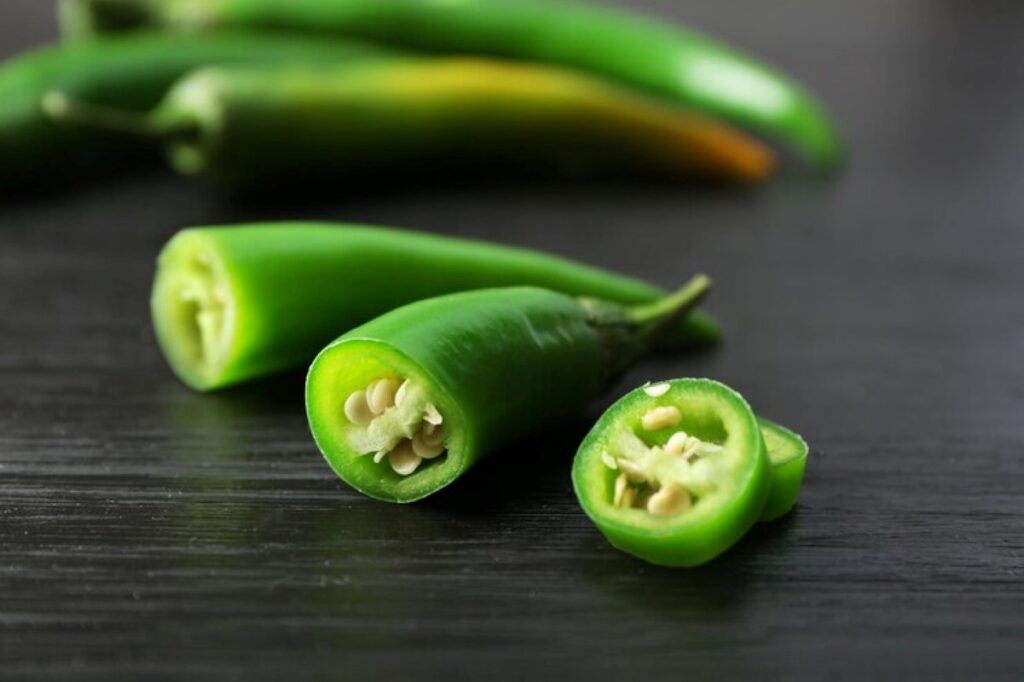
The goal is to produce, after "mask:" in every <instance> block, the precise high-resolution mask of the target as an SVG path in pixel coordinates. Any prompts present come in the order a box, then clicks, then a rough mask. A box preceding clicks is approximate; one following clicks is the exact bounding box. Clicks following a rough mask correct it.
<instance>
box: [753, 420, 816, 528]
mask: <svg viewBox="0 0 1024 682" xmlns="http://www.w3.org/2000/svg"><path fill="white" fill-rule="evenodd" d="M757 421H758V423H759V424H760V425H761V435H762V436H764V444H765V447H766V448H767V449H768V460H769V461H770V462H771V464H772V487H771V491H770V492H769V493H768V501H767V502H765V504H764V509H763V510H762V511H761V518H760V519H759V520H760V521H774V520H775V519H778V518H781V517H783V516H785V515H786V514H787V513H789V510H791V509H792V508H793V505H795V504H796V498H797V497H798V496H799V495H800V487H801V486H802V485H803V480H804V469H805V468H806V467H807V452H808V448H807V443H806V442H805V441H804V439H803V438H801V437H800V436H799V435H798V434H796V433H793V432H792V431H790V430H789V429H787V428H786V427H784V426H779V425H778V424H776V423H775V422H773V421H769V420H768V419H765V418H763V417H758V418H757Z"/></svg>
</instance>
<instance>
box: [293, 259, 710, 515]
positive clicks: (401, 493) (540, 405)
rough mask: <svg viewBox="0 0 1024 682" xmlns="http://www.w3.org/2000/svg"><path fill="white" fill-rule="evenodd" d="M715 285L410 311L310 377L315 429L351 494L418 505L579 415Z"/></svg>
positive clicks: (349, 344) (476, 294)
mask: <svg viewBox="0 0 1024 682" xmlns="http://www.w3.org/2000/svg"><path fill="white" fill-rule="evenodd" d="M708 286H709V281H708V279H707V278H706V277H703V276H698V277H695V278H694V279H693V280H691V282H690V283H689V284H688V285H687V286H686V287H684V288H682V289H680V290H679V291H677V292H676V293H675V294H672V295H670V296H668V297H666V298H664V299H662V300H660V301H657V302H655V303H652V304H647V305H644V306H637V307H623V306H620V305H617V304H614V303H609V302H605V301H598V300H596V299H590V300H587V299H576V298H573V297H570V296H566V295H565V294H560V293H555V292H552V291H549V290H547V289H537V288H530V287H513V288H504V289H481V290H477V291H468V292H461V293H457V294H449V295H447V296H440V297H437V298H431V299H426V300H422V301H417V302H416V303H411V304H409V305H407V306H404V307H402V308H399V309H397V310H393V311H391V312H390V313H386V314H384V315H382V316H381V317H378V318H376V319H375V320H372V321H370V322H367V323H366V324H364V325H362V326H360V327H357V328H356V329H353V330H352V331H350V332H348V333H347V334H344V335H343V336H341V337H339V338H338V339H337V340H335V341H334V342H333V343H331V344H330V345H328V346H327V347H326V348H325V349H324V350H323V351H322V352H321V353H320V354H319V355H318V356H317V357H316V359H315V360H314V361H313V364H312V366H311V367H310V369H309V376H308V377H307V380H306V412H307V415H308V417H309V424H310V429H311V430H312V433H313V437H314V438H315V439H316V442H317V445H318V446H319V447H320V450H321V451H322V452H323V454H324V457H326V458H327V461H328V463H329V464H330V465H331V467H332V468H333V469H334V471H335V473H337V474H338V476H340V477H341V478H342V479H344V480H345V481H346V482H348V483H349V484H350V485H351V486H352V487H354V488H356V489H357V490H359V491H361V492H363V493H365V494H367V495H369V496H370V497H374V498H377V499H381V500H386V501H389V502H412V501H414V500H418V499H421V498H423V497H426V496H427V495H430V494H431V493H433V492H436V491H437V490H439V489H441V488H443V487H444V486H446V485H448V484H449V483H451V482H452V481H454V480H455V479H456V478H458V477H459V476H461V475H462V474H463V473H465V471H466V470H467V469H469V468H470V467H471V466H472V465H473V464H474V463H476V462H477V461H478V460H479V459H480V458H481V457H483V456H484V455H486V454H488V453H489V452H491V451H493V450H494V449H496V448H498V447H501V446H503V445H506V444H508V443H510V442H511V441H512V440H514V439H515V438H517V437H519V436H522V435H525V434H527V433H529V432H530V431H532V430H535V429H537V428H539V427H541V426H544V425H547V424H551V423H553V422H555V421H557V420H559V419H561V418H564V417H565V416H567V415H569V414H572V413H573V412H575V411H576V410H578V409H579V408H580V407H582V406H583V405H584V404H585V403H586V402H587V401H589V400H591V399H592V398H594V397H595V396H596V395H598V393H599V392H600V391H601V390H602V389H604V388H607V387H608V385H609V384H610V383H611V381H613V380H614V379H615V378H617V377H618V376H619V374H620V373H621V372H622V371H623V370H624V369H625V368H627V367H628V366H629V365H630V364H632V363H633V362H634V361H635V360H636V359H637V358H638V357H639V356H640V355H641V354H642V353H643V352H644V350H645V349H646V348H647V346H648V345H649V344H650V342H651V341H652V339H653V338H654V337H656V336H657V335H658V334H659V333H660V332H662V331H663V330H664V328H665V326H666V325H667V324H668V323H669V322H670V321H671V320H672V319H674V318H676V317H678V316H679V315H681V314H683V313H684V312H685V311H686V310H688V309H690V308H692V307H693V306H694V305H695V304H696V303H697V301H698V300H699V299H700V298H701V296H702V295H703V294H704V293H705V292H706V291H707V288H708ZM385 459H387V462H386V463H385V462H384V461H383V460H385Z"/></svg>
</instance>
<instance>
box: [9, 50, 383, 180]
mask: <svg viewBox="0 0 1024 682" xmlns="http://www.w3.org/2000/svg"><path fill="white" fill-rule="evenodd" d="M393 54H396V53H393V52H388V51H385V50H383V49H381V48H373V47H370V46H367V45H360V44H357V43H348V42H341V41H337V40H334V41H331V40H313V39H310V40H296V39H295V38H294V37H290V36H273V35H269V36H268V35H250V34H244V33H224V34H210V35H200V36H181V35H166V34H162V35H145V34H140V35H137V36H124V37H111V38H105V39H103V40H96V41H89V42H84V43H79V44H73V45H63V46H57V47H47V48H43V49H40V50H37V51H35V52H32V53H30V54H28V55H26V56H23V57H18V58H16V59H13V60H11V61H9V62H7V63H6V64H4V65H3V66H0V188H4V189H8V190H9V189H11V188H12V187H13V186H14V185H15V183H17V184H18V185H19V186H24V185H27V184H30V183H31V182H32V181H34V180H36V179H37V178H38V177H40V176H41V175H42V174H44V173H45V174H46V176H47V181H48V183H50V182H52V179H53V177H54V176H57V175H60V174H64V175H72V174H73V173H74V172H82V171H85V170H92V169H93V168H96V167H101V166H109V165H111V164H112V163H114V162H117V161H120V160H124V158H125V157H126V156H128V157H132V156H140V155H141V154H145V153H149V154H152V150H151V149H148V148H143V149H140V148H139V145H137V144H136V141H135V140H125V139H123V138H121V137H118V136H111V135H107V134H103V133H102V131H96V130H86V129H82V128H75V127H70V126H61V125H55V124H54V122H53V121H51V120H50V119H49V118H48V117H47V116H45V115H44V113H43V110H42V108H41V106H40V104H41V101H42V99H43V97H44V95H45V94H46V93H47V92H51V91H61V92H63V93H65V94H66V95H67V96H69V97H74V98H80V99H84V100H87V101H89V102H92V103H95V104H97V105H102V106H109V107H118V108H121V109H125V110H128V111H137V112H143V111H148V110H149V109H150V108H152V107H153V106H155V105H156V103H157V102H159V101H160V99H161V98H162V97H163V96H164V95H165V94H166V92H167V89H168V88H169V87H170V86H171V85H172V84H173V83H174V81H175V80H177V79H178V78H179V77H181V76H182V75H183V74H185V73H186V72H188V71H190V70H192V69H194V68H196V67H198V66H203V65H207V64H229V63H293V62H301V63H309V62H339V61H346V62H347V61H354V60H357V59H369V58H382V57H384V56H385V55H393Z"/></svg>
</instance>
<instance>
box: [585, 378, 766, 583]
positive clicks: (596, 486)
mask: <svg viewBox="0 0 1024 682" xmlns="http://www.w3.org/2000/svg"><path fill="white" fill-rule="evenodd" d="M770 467H771V465H770V463H769V460H768V456H767V454H766V450H765V444H764V439H763V438H762V436H761V429H760V428H759V426H758V423H757V418H756V417H755V416H754V413H753V411H752V410H751V409H750V406H749V405H748V404H747V402H746V401H745V400H744V399H743V397H742V396H740V394H739V393H736V391H734V390H732V389H731V388H729V387H728V386H725V385H724V384H721V383H719V382H717V381H711V380H710V379H674V380H672V381H666V382H661V383H657V384H648V385H646V386H641V387H640V388H637V389H635V390H633V391H631V392H629V393H627V394H626V395H625V396H623V397H622V398H621V399H620V400H618V401H617V402H616V403H615V404H614V405H612V406H611V407H610V408H609V409H608V411H607V412H605V413H604V415H602V416H601V418H600V419H599V420H598V422H597V424H595V425H594V428H593V429H592V430H591V431H590V433H589V434H587V436H586V438H585V439H584V440H583V444H582V445H580V449H579V451H578V452H577V453H576V459H575V461H574V462H573V468H572V480H573V487H574V488H575V490H576V496H577V498H578V499H579V501H580V504H581V505H582V507H583V510H584V511H585V512H586V514H587V516H589V517H590V519H591V520H592V521H593V522H594V523H595V524H596V525H597V527H598V529H599V530H600V531H601V532H602V533H603V534H604V535H605V537H606V538H608V541H609V542H611V544H613V545H614V546H615V547H618V548H619V549H621V550H623V551H624V552H628V553H630V554H633V555H635V556H638V557H640V558H641V559H645V560H647V561H650V562H652V563H655V564H662V565H666V566H696V565H698V564H702V563H705V562H707V561H710V560H711V559H713V558H715V557H716V556H718V555H719V554H721V553H722V552H724V551H725V550H727V549H728V548H729V547H731V546H732V545H733V544H734V543H735V542H736V541H737V540H739V539H740V538H741V537H743V534H744V533H746V532H747V531H748V530H749V529H750V527H751V526H752V525H753V524H754V523H755V522H756V521H757V520H758V518H759V516H760V514H761V512H762V509H763V508H764V503H765V500H766V499H767V496H768V494H769V489H770V486H771V471H770Z"/></svg>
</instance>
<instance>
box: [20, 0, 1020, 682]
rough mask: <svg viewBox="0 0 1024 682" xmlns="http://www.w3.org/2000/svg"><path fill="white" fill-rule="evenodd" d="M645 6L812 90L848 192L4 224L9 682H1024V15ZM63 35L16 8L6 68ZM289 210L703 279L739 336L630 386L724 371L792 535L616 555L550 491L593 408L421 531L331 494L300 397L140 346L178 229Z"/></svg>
mask: <svg viewBox="0 0 1024 682" xmlns="http://www.w3.org/2000/svg"><path fill="white" fill-rule="evenodd" d="M637 4H638V5H640V4H642V5H644V6H645V7H646V8H648V9H651V10H653V11H655V12H658V13H661V14H663V15H668V16H675V17H677V18H679V19H680V20H685V21H688V22H690V23H692V24H694V25H696V26H700V27H703V28H705V29H706V30H709V31H712V32H714V33H716V34H718V35H720V36H722V37H725V38H727V39H730V40H733V41H735V42H737V43H739V44H742V45H744V46H746V47H747V48H748V49H750V50H752V51H753V52H755V53H757V54H761V55H763V56H765V57H768V58H770V59H771V60H773V61H774V62H776V63H778V64H779V65H781V66H783V67H785V68H787V69H789V70H791V71H792V72H793V73H794V74H795V75H797V76H798V77H799V78H801V79H803V80H804V81H805V82H807V83H808V84H810V85H811V86H812V87H813V88H814V89H815V90H816V91H817V92H819V93H820V94H821V96H822V97H823V98H824V99H825V100H826V101H827V102H829V104H830V105H831V107H832V109H833V110H834V112H835V114H836V117H837V118H838V120H839V121H840V123H841V126H842V128H843V129H844V131H845V133H846V136H847V138H848V140H849V144H850V147H851V148H852V164H851V165H850V167H849V170H848V172H847V173H846V174H845V175H844V176H843V177H841V178H839V179H837V180H835V181H832V182H814V181H812V180H809V179H807V178H801V177H791V178H786V179H783V180H781V181H779V182H777V183H775V184H774V185H773V186H771V187H768V188H766V189H764V190H762V191H757V192H754V193H737V192H722V191H716V192H710V191H702V190H695V189H681V190H670V189H667V188H664V187H663V188H641V187H636V186H633V187H607V186H602V187H587V186H585V185H584V186H579V185H576V186H565V187H563V186H537V185H523V184H517V183H514V182H495V183H482V184H480V185H476V186H473V187H459V186H441V187H438V186H431V187H427V188H421V189H416V188H411V187H407V188H405V189H402V190H401V191H399V192H397V193H396V194H394V195H390V196H388V195H379V194H378V195H372V196H369V195H366V194H365V193H364V192H357V193H350V194H346V192H345V191H344V188H340V189H339V191H338V193H337V196H334V197H330V198H325V197H321V198H319V199H315V200H310V199H308V198H304V199H289V198H287V197H281V198H276V197H269V198H265V200H264V201H262V202H260V203H252V202H241V201H238V200H232V199H226V198H224V197H221V196H218V195H217V194H216V193H214V192H211V191H209V190H204V189H203V188H201V187H196V186H194V185H190V184H188V183H184V182H181V181H178V180H176V179H174V178H172V177H170V176H169V175H161V174H160V173H159V172H154V173H150V174H138V175H136V176H134V177H129V178H122V179H119V180H115V181H110V182H107V183H95V184H94V186H92V187H88V188H84V189H80V190H78V191H74V192H69V193H63V194H57V195H55V196H51V197H47V198H45V199H40V200H36V201H32V202H25V203H19V204H17V205H14V206H11V205H7V206H3V207H2V208H0V678H4V679H22V678H33V677H48V678H52V679H61V680H64V679H70V678H76V677H77V678H91V679H101V680H112V679H135V678H142V677H160V678H165V677H178V678H181V679H193V678H200V677H203V678H218V679H220V678H226V679H246V680H255V679H267V680H280V679H305V678H315V679H330V678H338V679H346V680H357V679H371V678H376V679H385V678H420V679H449V680H489V679H534V678H554V677H560V678H563V679H569V680H577V679H579V680H599V679H618V680H634V679H697V680H701V679H722V680H732V679H768V678H777V679H785V680H796V679H801V680H803V679H806V680H822V679H868V678H875V679H894V680H895V679H899V680H903V679H908V678H914V679H923V680H936V679H970V680H974V679H985V680H995V679H1005V680H1020V679H1024V585H1022V578H1024V542H1022V533H1024V522H1022V511H1024V504H1022V498H1021V494H1022V487H1021V479H1022V477H1024V462H1022V453H1024V314H1022V307H1021V300H1022V299H1021V296H1022V292H1024V229H1022V228H1024V226H1022V224H1021V221H1022V218H1021V216H1022V215H1024V129H1022V127H1021V112H1022V111H1024V88H1022V87H1021V83H1022V82H1024V51H1022V49H1021V48H1022V43H1024V41H1022V40H1021V37H1020V31H1021V28H1022V27H1024V6H1022V5H1021V4H1020V3H1012V2H1002V3H999V2H993V3H984V4H983V3H967V2H961V3H955V2H940V1H936V2H916V3H893V2H888V1H886V0H872V1H870V2H857V3H853V2H851V3H839V2H834V3H807V2H797V1H796V0H786V1H783V2H773V3H763V2H757V1H756V0H749V1H745V2H736V3H729V4H728V5H727V6H722V5H723V3H714V2H702V1H697V0H689V1H688V2H685V3H679V2H672V1H670V0H664V1H663V2H659V3H655V2H644V3H637ZM49 5H50V3H49V2H40V1H38V0H5V2H4V3H3V4H2V7H0V53H3V54H4V55H7V54H11V53H14V52H16V51H18V50H20V49H22V48H26V47H28V46H30V45H33V44H35V43H38V42H41V41H44V40H47V39H50V38H51V37H53V35H54V28H53V25H52V20H51V18H50V14H51V8H50V7H49ZM286 217H287V218H327V219H338V220H350V221H368V222H377V223H389V224H397V225H405V226H411V227H415V228H420V229H423V230H431V231H438V232H444V233H450V234H459V235H473V236H476V237H481V238H486V239H491V240H501V241H505V242H510V243H515V244H523V245H529V246H533V247H538V248H542V249H549V250H551V251H555V252H559V253H563V254H568V255H572V256H575V257H578V258H580V259H583V260H587V261H591V262H594V263H599V264H602V265H606V266H611V267H616V268H620V269H622V270H626V271H629V272H631V273H635V274H638V275H645V276H648V277H650V278H652V279H654V280H657V281H659V282H661V283H662V284H665V285H669V284H672V283H674V282H676V281H678V280H679V279H680V277H682V276H684V275H686V274H688V273H689V272H691V271H692V270H694V269H696V268H702V269H705V270H707V271H709V272H711V273H712V274H713V275H714V276H715V277H716V279H717V282H718V289H717V292H716V293H715V296H714V299H713V301H712V305H711V307H712V309H713V310H714V311H715V312H716V313H718V314H719V315H720V316H721V318H722V319H723V320H724V322H725V323H726V325H727V326H728V330H729V338H728V342H727V343H726V344H725V345H724V346H722V347H721V348H720V349H719V350H717V351H716V352H713V353H711V354H707V355H701V356H693V357H687V358H682V359H675V360H673V359H660V360H656V361H653V362H650V363H648V364H646V365H644V366H643V367H641V368H639V369H638V370H636V371H635V372H633V373H632V374H631V375H630V376H629V377H628V379H627V380H626V381H625V382H624V384H623V388H625V387H626V386H630V385H633V384H636V383H638V382H640V381H642V380H645V379H648V378H658V377H666V376H678V375H700V376H711V377H716V378H719V379H721V380H723V381H725V382H727V383H729V384H731V385H733V386H735V387H736V388H738V389H739V390H741V391H742V392H743V393H744V394H745V395H746V396H747V397H748V398H749V399H750V401H751V402H752V403H753V405H754V406H755V407H756V408H757V409H758V410H759V411H761V412H763V413H764V414H766V415H769V416H771V417H774V418H776V419H778V420H780V421H782V422H784V423H787V424H790V425H792V426H793V427H794V428H796V429H798V430H799V431H801V432H803V433H804V434H805V435H806V436H807V438H808V440H809V441H810V443H811V444H812V450H813V453H812V457H811V462H810V466H809V471H808V476H807V481H806V486H805V489H804V493H803V497H802V498H801V501H800V504H799V507H798V509H797V511H796V512H795V513H794V514H793V515H791V517H789V518H788V519H787V520H785V521H782V522H780V523H776V524H773V525H770V526H768V527H762V528H758V529H756V530H755V531H754V532H753V533H752V534H751V536H750V537H748V538H747V539H746V540H745V541H744V542H742V543H741V544H740V545H739V546H737V547H736V548H735V549H734V550H733V551H730V552H729V553H728V554H726V555H725V556H723V557H721V558H720V559H719V560H718V561H715V562H713V563H712V564H710V565H708V566H706V567H704V568H700V569H697V570H690V571H685V570H684V571H672V570H664V569H659V568H655V567H651V566H648V565H645V564H643V563H640V562H638V561H636V560H634V559H631V558H630V557H628V556H625V555H621V554H619V553H617V552H616V551H614V550H612V549H611V548H610V547H609V546H608V545H607V544H606V543H605V542H604V540H603V539H602V538H601V536H600V535H599V534H598V533H597V531H596V530H595V529H594V528H593V527H592V526H591V525H590V523H589V522H588V521H587V520H586V519H585V518H584V516H583V515H582V513H581V512H580V510H579V508H578V507H577V505H576V502H575V500H574V498H573V495H572V492H571V489H570V484H569V478H568V472H569V463H570V460H571V456H572V453H573V452H574V450H575V447H576V444H577V443H578V441H579V439H580V437H581V435H582V434H583V433H584V432H585V430H586V429H587V427H588V425H589V424H590V423H592V421H593V420H594V418H595V417H596V416H597V415H598V414H599V413H600V411H601V409H602V408H603V405H602V404H596V405H593V406H592V408H591V409H590V410H589V411H588V412H587V413H586V414H585V415H582V416H581V417H580V418H579V419H578V420H577V421H576V422H574V423H570V424H566V425H565V426H564V428H561V429H558V430H556V431H552V432H550V433H548V434H544V435H543V436H542V437H539V438H537V439H534V440H533V441H531V443H530V445H524V446H521V447H517V448H512V449H509V450H508V451H506V452H503V453H501V454H500V455H499V456H498V457H496V458H495V459H493V460H491V461H490V462H489V463H488V464H487V465H486V466H481V467H480V468H479V469H477V470H476V471H475V472H474V473H473V474H471V475H470V476H468V477H466V478H465V479H464V480H463V481H461V482H460V483H459V484H458V485H457V486H455V487H453V488H451V489H450V490H449V491H447V492H445V493H444V494H441V495H438V496H437V497H436V498H435V499H433V500H431V501H429V502H426V503H424V504H419V505H416V506H411V507H395V506H389V505H385V504H380V503H376V502H372V501H370V500H368V499H366V498H363V497H361V496H359V495H357V494H355V493H353V492H352V491H351V490H350V489H348V488H347V487H346V486H345V485H343V484H341V483H340V482H339V481H338V480H336V479H335V477H334V476H333V475H332V474H331V472H330V470H329V469H328V468H327V467H326V466H325V465H324V463H323V461H322V460H321V458H320V456H319V455H318V453H317V450H316V448H315V447H314V445H313V444H312V442H311V441H310V439H309V437H308V435H307V431H306V424H305V419H304V415H303V411H302V404H301V394H300V391H301V377H300V376H289V377H283V378H281V379H276V380H272V381H267V382H263V383H260V384H257V385H253V386H246V387H243V388H239V389H237V390H232V391H229V392H226V393H223V394H218V395H211V396H203V395H197V394H194V393H191V392H190V391H188V390H186V389H185V388H183V387H182V386H181V385H179V384H178V383H177V382H176V381H175V380H174V379H173V378H172V376H171V375H170V373H169V372H168V371H167V369H166V368H165V366H164V364H163V362H162V360H161V358H160V355H159V354H158V352H157V350H156V348H155V346H154V343H153V340H152V337H151V332H150V329H149V326H148V322H147V295H148V286H149V281H150V277H151V274H152V263H153V257H154V255H155V254H156V252H157V249H158V248H159V247H160V245H161V244H162V243H163V241H164V240H165V239H167V238H168V237H169V236H170V235H171V234H173V233H174V232H175V231H176V230H178V229H179V228H181V227H183V226H186V225H193V224H203V223H221V222H235V221H241V220H256V219H260V220H262V219H273V218H286Z"/></svg>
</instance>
